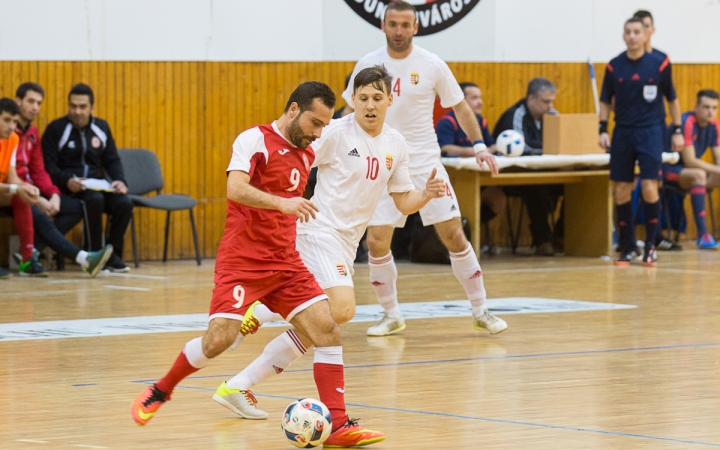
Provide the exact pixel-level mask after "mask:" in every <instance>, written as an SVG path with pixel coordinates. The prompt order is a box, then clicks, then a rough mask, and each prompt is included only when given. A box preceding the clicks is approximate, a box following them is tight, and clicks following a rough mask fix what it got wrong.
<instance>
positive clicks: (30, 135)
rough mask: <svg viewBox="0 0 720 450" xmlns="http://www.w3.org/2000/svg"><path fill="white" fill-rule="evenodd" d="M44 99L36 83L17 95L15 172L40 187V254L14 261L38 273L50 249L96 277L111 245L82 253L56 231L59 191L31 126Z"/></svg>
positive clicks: (36, 222) (36, 216)
mask: <svg viewBox="0 0 720 450" xmlns="http://www.w3.org/2000/svg"><path fill="white" fill-rule="evenodd" d="M44 97H45V91H44V90H43V88H42V86H40V85H39V84H37V83H23V84H21V85H20V86H19V87H18V88H17V91H16V96H15V101H16V102H17V104H18V106H19V107H20V115H19V116H18V126H17V129H16V130H15V133H17V135H18V136H19V138H20V141H19V143H18V148H17V155H16V166H15V169H16V171H17V174H18V176H19V177H20V178H21V179H22V180H23V181H24V182H26V183H30V184H32V185H34V186H37V188H38V189H40V193H41V194H42V195H41V196H40V197H38V202H37V204H36V205H33V206H32V218H33V228H34V230H35V249H36V250H37V251H35V252H33V255H32V259H31V260H29V261H23V258H22V255H21V254H19V253H16V254H15V258H16V259H18V264H19V266H20V272H21V273H23V272H27V271H28V270H32V268H33V267H35V268H36V270H37V269H38V268H42V266H41V265H40V262H39V261H38V255H39V252H40V251H42V249H44V248H45V247H46V246H48V247H50V248H52V249H53V250H55V251H56V252H57V253H58V254H60V255H61V256H63V257H65V258H70V259H72V260H73V261H76V262H77V263H78V264H80V266H81V267H82V268H83V270H85V271H86V272H87V273H89V274H90V276H91V277H94V276H95V275H97V274H98V272H99V271H100V269H102V268H103V266H104V265H105V263H106V262H107V260H108V258H110V255H112V245H110V244H108V245H106V246H105V248H103V249H101V250H99V251H97V252H87V251H85V250H80V249H79V248H78V247H77V246H76V245H75V244H73V243H72V242H70V241H69V240H68V239H67V238H66V237H65V236H64V235H63V234H62V233H61V232H60V230H58V229H57V227H56V226H55V223H54V222H53V220H52V217H53V216H55V215H56V214H57V213H58V212H59V211H60V189H58V188H57V186H55V185H54V184H53V182H52V180H51V179H50V175H48V173H47V172H46V171H45V163H44V161H43V153H42V148H41V147H40V138H39V137H38V129H37V127H35V125H33V123H32V122H33V120H35V118H36V117H37V115H38V113H39V112H40V106H41V105H42V102H43V99H44Z"/></svg>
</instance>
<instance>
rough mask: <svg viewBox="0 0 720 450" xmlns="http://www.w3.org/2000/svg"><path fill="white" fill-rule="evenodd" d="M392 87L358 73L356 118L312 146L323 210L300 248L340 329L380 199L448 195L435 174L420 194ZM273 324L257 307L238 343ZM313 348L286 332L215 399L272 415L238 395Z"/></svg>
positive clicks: (410, 206) (381, 76)
mask: <svg viewBox="0 0 720 450" xmlns="http://www.w3.org/2000/svg"><path fill="white" fill-rule="evenodd" d="M391 82H392V77H391V76H390V75H389V74H388V71H387V70H386V69H385V68H384V67H382V66H374V67H369V68H366V69H364V70H362V71H360V72H359V73H358V74H357V76H356V77H355V79H354V83H355V85H354V89H353V95H352V97H351V101H352V105H353V106H354V109H355V112H354V113H353V114H350V115H348V116H345V117H343V118H342V119H339V120H336V121H333V122H332V123H331V124H330V125H328V126H327V127H325V129H324V130H323V133H322V137H321V138H320V139H318V140H316V141H315V142H314V143H313V148H314V150H315V162H314V163H313V165H316V166H318V168H319V172H318V183H317V185H316V187H315V194H314V196H313V197H312V199H310V201H311V202H312V203H313V205H315V206H316V207H317V209H318V212H317V213H316V214H315V220H312V221H307V222H298V225H297V233H298V236H297V244H296V246H297V249H298V251H299V252H300V256H301V258H302V259H303V262H304V263H305V265H306V266H307V268H308V269H309V270H310V272H312V273H313V275H314V276H315V278H316V279H317V281H318V283H319V284H320V287H322V288H323V290H324V291H325V293H326V294H327V295H328V297H329V301H330V309H331V311H332V315H333V318H334V319H335V320H336V321H338V322H339V323H345V322H347V321H349V320H350V319H352V317H353V316H354V315H355V291H354V289H353V281H352V275H353V272H354V270H353V260H354V257H355V251H356V249H357V246H358V242H359V241H360V238H361V237H362V235H363V233H364V232H365V229H366V227H367V224H368V222H369V221H370V218H371V217H372V215H373V211H375V207H376V206H377V202H378V200H379V199H380V197H381V196H382V195H384V193H385V192H389V193H390V196H391V198H392V200H393V202H394V205H395V206H396V207H397V208H398V209H399V210H400V211H402V212H403V213H405V214H412V213H414V212H416V211H418V210H419V209H420V208H422V207H424V206H425V205H427V204H428V202H429V201H430V200H431V199H441V198H442V197H444V195H445V181H444V180H443V179H440V178H436V177H435V172H434V171H433V172H432V173H431V174H430V175H429V176H428V177H427V179H426V182H425V183H424V189H423V190H422V191H420V190H417V189H415V185H414V184H413V182H412V180H411V179H410V175H409V172H408V162H409V156H408V150H407V144H406V142H405V138H404V137H403V136H402V135H401V134H400V133H398V132H397V131H395V130H394V129H392V128H391V127H390V126H388V125H386V124H384V122H385V115H386V111H387V110H388V106H390V105H391V104H392V100H393V98H392V95H391V94H389V93H390V87H391ZM434 201H438V200H434ZM270 320H282V317H279V316H277V315H275V314H274V313H272V312H271V311H270V310H269V309H268V308H267V307H266V306H265V305H263V304H255V305H254V306H253V308H252V311H250V310H248V312H247V313H246V315H245V318H244V320H243V329H242V333H241V335H240V336H239V338H241V336H242V335H243V334H247V333H248V332H250V333H252V332H254V331H255V330H257V326H258V325H259V324H260V323H264V322H267V321H270ZM309 346H310V342H305V341H304V340H303V339H302V338H301V336H300V335H298V334H295V333H294V332H293V331H292V330H289V331H287V332H285V333H283V334H282V335H280V336H279V337H277V338H275V339H274V340H273V341H272V342H270V343H269V344H268V345H267V346H266V347H265V350H264V352H263V354H262V355H261V356H260V357H259V358H258V359H256V360H255V361H253V362H252V363H251V364H250V366H248V367H247V368H246V369H245V370H243V371H242V372H241V373H240V374H238V375H237V376H236V377H234V378H233V379H231V380H229V381H227V382H225V383H223V384H222V385H220V387H219V388H218V390H217V392H216V394H215V396H214V397H213V398H214V399H215V400H216V401H218V403H220V404H222V405H223V406H226V407H227V408H229V409H230V410H232V411H234V412H236V413H237V414H239V415H241V416H242V417H245V418H265V417H267V415H266V414H264V413H262V412H258V410H257V408H256V407H255V406H254V404H250V402H248V401H247V398H246V396H245V395H244V394H241V392H245V391H248V390H249V389H250V388H251V387H252V386H254V385H255V384H257V383H258V382H260V381H262V380H264V379H266V378H268V377H270V376H272V375H274V374H275V373H280V372H282V371H283V370H284V369H286V368H287V367H288V366H289V365H290V364H291V363H292V362H293V361H295V360H296V359H297V358H299V357H300V356H302V354H303V353H305V351H306V349H307V348H308V347H309ZM326 445H327V443H326ZM354 445H358V444H354Z"/></svg>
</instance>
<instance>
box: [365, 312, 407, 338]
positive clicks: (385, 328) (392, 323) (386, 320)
mask: <svg viewBox="0 0 720 450" xmlns="http://www.w3.org/2000/svg"><path fill="white" fill-rule="evenodd" d="M404 329H405V319H403V318H402V317H400V318H399V319H393V318H391V317H388V316H387V314H383V318H382V319H381V320H380V322H378V323H376V324H375V325H373V326H371V327H370V328H368V330H367V335H368V336H389V335H391V334H394V333H399V332H401V331H402V330H404Z"/></svg>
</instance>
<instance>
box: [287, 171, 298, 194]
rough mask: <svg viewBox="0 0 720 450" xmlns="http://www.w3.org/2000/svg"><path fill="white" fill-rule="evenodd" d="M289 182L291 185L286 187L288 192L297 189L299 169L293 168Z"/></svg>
mask: <svg viewBox="0 0 720 450" xmlns="http://www.w3.org/2000/svg"><path fill="white" fill-rule="evenodd" d="M290 182H291V183H292V187H289V188H287V191H288V192H292V191H294V190H295V189H297V187H298V185H299V184H300V171H299V170H297V169H293V170H292V172H290Z"/></svg>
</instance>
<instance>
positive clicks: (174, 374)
mask: <svg viewBox="0 0 720 450" xmlns="http://www.w3.org/2000/svg"><path fill="white" fill-rule="evenodd" d="M198 370H200V369H198V368H197V367H193V366H192V365H191V364H190V362H189V361H188V359H187V357H186V356H185V352H184V351H182V352H180V354H179V355H178V357H177V359H176V360H175V363H174V364H173V366H172V367H171V368H170V371H169V372H168V373H167V374H166V375H165V376H164V377H163V378H162V380H160V381H158V382H157V383H155V385H156V386H157V387H158V389H160V390H161V391H163V392H164V393H166V394H168V395H170V394H171V393H172V391H173V389H175V386H177V384H178V383H179V382H181V381H182V380H183V379H184V378H186V377H188V376H190V375H192V374H194V373H195V372H197V371H198Z"/></svg>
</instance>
